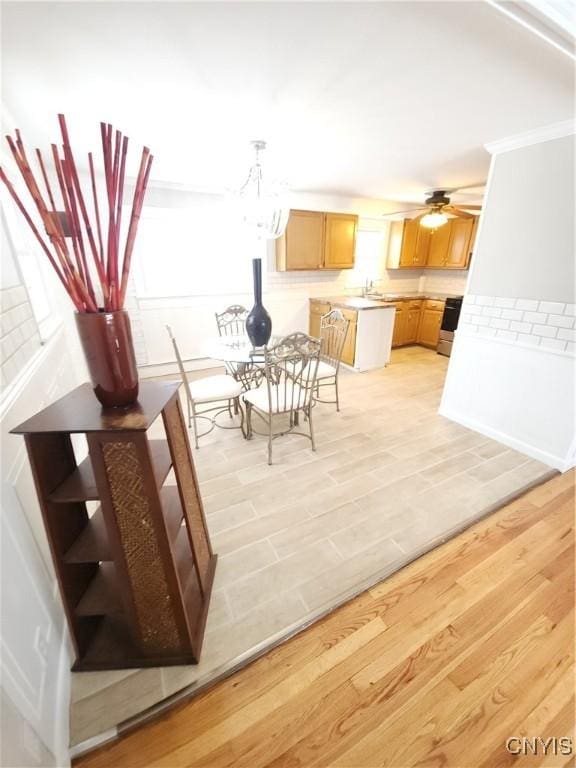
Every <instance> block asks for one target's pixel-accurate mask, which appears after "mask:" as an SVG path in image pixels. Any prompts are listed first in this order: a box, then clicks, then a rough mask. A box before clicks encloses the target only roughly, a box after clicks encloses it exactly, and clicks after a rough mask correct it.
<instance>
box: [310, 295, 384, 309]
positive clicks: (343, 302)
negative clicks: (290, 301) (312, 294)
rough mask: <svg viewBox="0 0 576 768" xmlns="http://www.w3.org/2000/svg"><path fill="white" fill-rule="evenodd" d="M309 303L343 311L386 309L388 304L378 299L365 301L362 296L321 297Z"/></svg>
mask: <svg viewBox="0 0 576 768" xmlns="http://www.w3.org/2000/svg"><path fill="white" fill-rule="evenodd" d="M310 301H324V302H326V303H327V304H332V306H334V307H342V308H343V309H387V308H389V307H390V303H389V302H386V301H380V300H379V299H365V298H364V297H363V296H322V297H320V298H316V299H310Z"/></svg>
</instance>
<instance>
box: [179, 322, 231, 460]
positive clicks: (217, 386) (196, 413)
mask: <svg viewBox="0 0 576 768" xmlns="http://www.w3.org/2000/svg"><path fill="white" fill-rule="evenodd" d="M166 330H167V331H168V336H169V337H170V341H171V342H172V347H173V348H174V354H175V356H176V362H177V364H178V370H179V371H180V376H181V377H182V383H183V384H184V391H185V393H186V404H187V406H188V426H189V427H192V429H193V431H194V445H195V446H196V448H199V447H200V446H199V444H198V439H199V438H200V437H204V435H207V434H208V433H209V432H212V430H213V429H214V427H220V428H221V429H241V430H242V434H244V435H245V432H244V411H243V410H242V407H241V405H240V395H241V394H242V391H243V387H242V384H241V383H240V382H239V381H236V379H234V378H233V377H232V376H228V375H227V374H220V375H215V376H205V377H204V378H202V379H197V380H196V381H190V380H189V378H188V374H187V373H186V369H185V368H184V363H183V362H182V358H181V356H180V350H179V349H178V344H177V343H176V339H175V338H174V334H173V333H172V328H171V327H170V326H169V325H167V326H166ZM223 403H225V404H224V405H223ZM231 404H233V405H234V412H235V413H236V414H238V413H239V414H240V426H239V427H238V426H236V425H234V426H225V425H224V424H219V423H218V422H217V421H216V419H217V417H218V416H219V415H220V414H221V413H224V412H225V411H228V414H229V416H230V418H232V408H231ZM199 406H200V407H202V406H209V407H203V408H202V410H199ZM208 414H211V415H210V416H208ZM198 419H204V420H206V421H208V422H209V424H210V426H209V427H208V429H206V430H205V431H204V432H201V433H198V424H197V420H198Z"/></svg>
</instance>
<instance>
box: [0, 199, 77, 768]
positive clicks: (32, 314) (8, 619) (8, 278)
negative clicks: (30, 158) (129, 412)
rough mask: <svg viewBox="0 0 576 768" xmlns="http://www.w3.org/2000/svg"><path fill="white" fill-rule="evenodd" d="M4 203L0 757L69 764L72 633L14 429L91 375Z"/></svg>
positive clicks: (58, 300) (62, 300)
mask: <svg viewBox="0 0 576 768" xmlns="http://www.w3.org/2000/svg"><path fill="white" fill-rule="evenodd" d="M2 203H3V208H2V212H1V223H2V240H1V244H2V250H1V253H0V299H1V307H0V309H1V311H0V321H1V334H2V338H1V346H2V359H1V372H2V389H1V391H0V446H1V453H2V462H1V470H0V477H1V484H2V491H1V496H2V504H1V510H0V527H1V539H2V552H1V563H0V569H1V584H2V601H1V603H2V605H1V611H2V614H1V621H0V643H1V646H0V655H1V662H2V664H1V666H2V679H1V687H0V695H1V699H2V710H1V729H2V739H1V743H0V762H1V764H2V765H3V766H6V767H7V768H8V767H10V768H15V766H51V765H54V766H64V765H68V764H69V755H68V721H69V711H68V710H69V688H70V666H71V663H72V659H71V652H70V647H69V638H68V632H67V627H66V623H65V618H64V612H63V608H62V604H61V601H60V596H59V592H58V588H57V584H56V579H55V575H54V572H53V568H52V563H51V558H50V553H49V548H48V543H47V540H46V535H45V533H44V526H43V523H42V518H41V513H40V508H39V505H38V502H37V498H36V492H35V488H34V483H33V479H32V474H31V471H30V467H29V463H28V459H27V455H26V450H25V446H24V440H23V438H22V437H21V436H17V435H11V434H10V430H11V429H12V428H13V427H15V426H16V425H17V424H19V423H20V422H22V421H23V420H25V419H26V418H28V417H30V416H32V415H33V414H34V413H35V412H36V411H38V410H40V409H41V408H42V407H44V406H46V405H48V404H49V403H50V402H52V401H54V400H56V399H58V398H59V397H61V396H62V395H64V394H65V393H66V392H67V391H69V390H70V389H71V388H73V387H74V386H76V384H77V383H79V382H80V381H81V380H84V379H85V366H84V363H83V361H82V359H81V358H79V357H78V352H77V350H76V347H75V346H74V343H71V339H73V336H72V335H71V331H70V328H69V326H70V325H71V324H72V315H73V311H72V306H71V304H70V302H69V301H68V299H67V298H66V297H65V296H63V291H62V290H61V289H60V287H59V285H58V284H57V281H56V279H55V278H54V277H53V276H49V278H48V279H47V280H45V277H46V275H45V271H44V268H43V265H42V264H41V263H40V262H39V261H38V259H41V258H42V255H40V254H38V248H35V247H34V246H33V245H31V241H30V238H29V237H28V235H27V230H26V227H25V225H24V223H23V222H22V221H21V220H20V219H19V217H18V215H17V213H16V211H15V208H14V206H13V203H12V201H10V200H7V199H6V197H3V199H2ZM47 286H48V287H47Z"/></svg>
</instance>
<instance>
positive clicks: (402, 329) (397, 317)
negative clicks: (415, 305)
mask: <svg viewBox="0 0 576 768" xmlns="http://www.w3.org/2000/svg"><path fill="white" fill-rule="evenodd" d="M394 306H395V307H396V312H395V314H394V330H393V332H392V348H394V347H401V346H402V345H403V344H404V338H405V336H406V315H407V312H406V311H405V307H404V302H403V301H397V302H396V303H395V305H394Z"/></svg>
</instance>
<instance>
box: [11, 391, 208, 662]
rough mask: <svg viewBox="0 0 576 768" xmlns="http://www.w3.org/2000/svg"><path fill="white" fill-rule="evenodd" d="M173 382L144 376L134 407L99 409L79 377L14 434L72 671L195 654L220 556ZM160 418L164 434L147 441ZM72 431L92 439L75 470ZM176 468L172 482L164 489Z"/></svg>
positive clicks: (189, 659)
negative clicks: (25, 462) (24, 456)
mask: <svg viewBox="0 0 576 768" xmlns="http://www.w3.org/2000/svg"><path fill="white" fill-rule="evenodd" d="M178 386H179V385H178V384H177V383H173V382H169V383H165V382H150V381H144V382H141V383H140V394H139V398H138V402H137V403H136V404H135V405H133V406H130V407H129V408H125V409H117V408H113V409H103V408H102V407H101V406H100V403H98V401H97V400H96V398H95V397H94V394H93V392H92V388H91V387H90V385H88V384H84V385H82V386H81V387H78V388H77V389H75V390H73V391H72V392H71V393H70V394H68V395H66V396H65V397H63V398H62V399H61V400H58V401H57V402H56V403H54V404H52V405H50V406H49V407H48V408H46V409H45V410H43V411H41V412H40V413H38V414H36V415H35V416H33V417H32V418H31V419H28V421H25V422H24V423H23V424H21V425H20V426H19V427H17V428H16V429H14V430H12V431H13V432H15V433H17V434H23V435H24V436H25V440H26V447H27V450H28V456H29V459H30V463H31V465H32V472H33V475H34V481H35V483H36V491H37V493H38V498H39V501H40V506H41V508H42V515H43V519H44V525H45V527H46V532H47V534H48V540H49V543H50V548H51V552H52V559H53V562H54V567H55V569H56V575H57V577H58V582H59V585H60V593H61V595H62V600H63V602H64V608H65V611H66V616H67V618H68V625H69V627H70V632H71V635H72V639H73V642H74V646H75V650H76V663H75V664H74V666H73V669H74V670H96V669H120V668H123V667H144V666H164V665H169V664H190V663H196V662H197V661H198V659H199V656H200V649H201V647H202V639H203V635H204V627H205V624H206V616H207V613H208V605H209V602H210V592H211V589H212V582H213V580H214V570H215V567H216V556H215V555H214V554H213V553H212V548H211V546H210V539H209V537H208V531H207V528H206V521H205V518H204V511H203V508H202V500H201V498H200V493H199V490H198V481H197V478H196V472H195V469H194V464H193V461H192V456H191V453H190V445H189V442H188V434H187V432H186V428H185V425H184V420H183V418H182V412H181V409H180V401H179V399H178ZM160 415H162V421H163V424H164V432H165V435H166V439H164V440H150V439H149V438H148V435H147V430H148V429H149V427H150V426H151V425H152V423H153V422H154V421H155V420H156V419H157V418H158V417H159V416H160ZM74 433H83V434H85V435H86V439H87V442H88V451H89V456H88V458H86V459H85V460H84V461H82V462H81V463H80V465H78V464H77V462H76V458H75V455H74V450H73V447H72V440H71V435H72V434H74ZM172 467H173V468H174V474H175V477H176V483H177V484H176V485H175V486H171V485H164V481H165V479H166V477H167V475H168V473H169V471H170V469H171V468H172ZM96 500H97V501H99V502H100V505H99V507H98V509H97V510H96V511H95V512H94V513H93V514H92V515H89V514H88V511H87V508H86V502H87V501H96Z"/></svg>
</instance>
